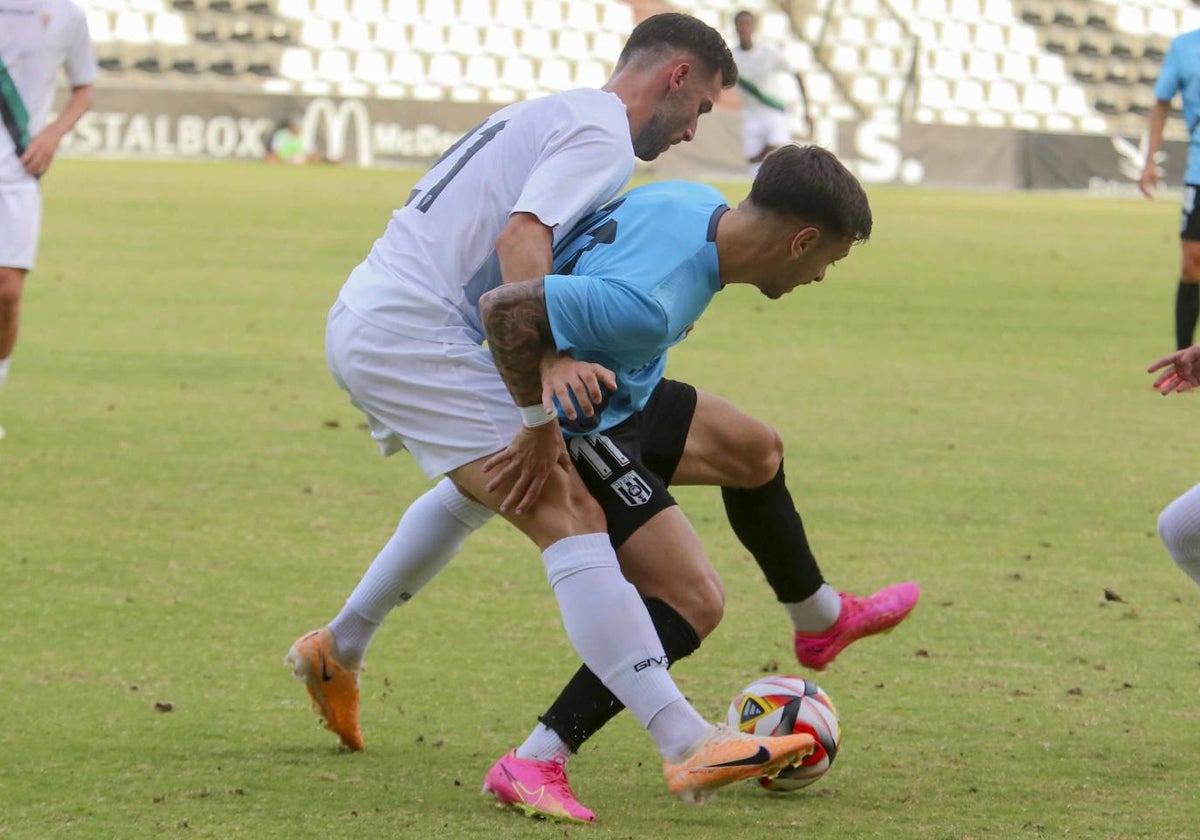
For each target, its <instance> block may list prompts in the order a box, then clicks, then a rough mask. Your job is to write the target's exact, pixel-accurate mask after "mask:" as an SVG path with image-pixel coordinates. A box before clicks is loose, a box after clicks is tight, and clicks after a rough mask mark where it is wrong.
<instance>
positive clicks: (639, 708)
mask: <svg viewBox="0 0 1200 840" xmlns="http://www.w3.org/2000/svg"><path fill="white" fill-rule="evenodd" d="M736 77H737V68H736V66H735V65H734V63H733V59H732V56H730V54H729V50H728V48H727V47H726V46H725V43H724V40H723V39H722V38H721V35H720V34H719V33H718V32H716V31H715V30H713V29H712V28H711V27H709V26H707V25H706V24H704V23H702V22H701V21H699V20H697V19H695V18H692V17H689V16H687V15H680V14H665V15H656V16H653V17H651V18H648V19H646V20H645V21H643V22H642V23H641V24H639V25H638V26H637V27H635V29H634V30H633V32H632V33H631V34H630V36H629V40H628V42H627V43H626V46H625V48H624V50H623V51H622V53H621V56H620V57H619V59H618V61H617V64H616V68H615V70H614V73H613V76H612V78H611V79H610V80H609V81H608V83H607V84H606V85H605V87H604V88H603V89H602V90H592V89H580V90H574V91H567V92H565V93H562V94H557V95H553V96H548V97H544V98H541V99H536V100H529V101H525V102H520V103H517V104H514V105H510V106H508V107H506V108H503V109H501V110H500V111H499V112H497V113H496V114H494V115H492V116H491V117H490V118H489V119H487V120H486V121H485V122H484V123H482V124H481V125H479V126H477V127H476V128H475V129H473V130H471V131H469V132H467V134H466V135H464V137H463V138H462V139H461V140H460V141H459V142H458V143H456V144H455V145H454V146H452V147H451V148H450V149H449V150H448V151H447V152H446V154H445V155H443V156H442V158H441V159H440V160H439V161H438V162H437V163H435V164H434V166H433V167H432V168H431V169H430V170H429V172H428V173H426V175H425V176H424V177H422V178H421V180H420V181H418V182H417V185H416V187H415V188H414V190H413V192H412V194H411V195H410V196H409V199H408V202H407V203H406V204H405V206H404V207H402V208H400V209H399V210H397V211H395V213H394V214H393V216H392V220H391V222H390V224H389V225H388V226H387V229H386V230H385V231H384V233H383V235H382V236H381V237H380V238H379V239H378V240H377V241H376V243H375V246H374V247H373V248H372V249H371V252H370V254H369V255H368V257H367V259H366V260H365V261H364V262H363V263H362V264H361V265H359V266H358V267H357V268H356V269H355V270H354V271H353V272H352V273H351V275H350V277H349V279H348V280H347V281H346V283H345V285H344V286H343V287H342V290H341V292H340V294H339V296H338V300H337V302H336V304H335V305H334V307H333V309H332V310H331V311H330V316H329V321H328V326H327V331H326V353H327V359H328V362H329V366H330V370H331V371H332V372H333V375H334V377H335V379H336V380H337V381H338V383H339V384H340V385H341V386H342V387H343V388H344V389H345V390H346V391H347V392H348V393H349V394H350V398H351V400H352V401H353V402H354V403H355V405H357V406H358V407H359V408H360V409H362V411H363V412H364V414H365V415H366V417H367V422H368V425H369V426H370V429H371V435H372V437H373V438H374V439H375V440H376V442H377V443H378V444H379V447H380V450H381V452H383V453H384V454H385V455H389V454H392V453H394V452H397V451H399V450H400V449H402V448H403V449H408V450H409V451H410V452H411V453H412V455H413V457H414V458H416V460H417V462H418V464H419V465H420V466H421V468H422V470H423V471H424V472H425V474H426V475H427V476H428V477H430V478H434V477H436V476H438V475H443V474H444V475H447V476H449V478H450V479H451V481H443V482H442V483H441V484H439V485H438V486H437V487H435V488H434V490H432V491H430V492H429V493H427V494H426V495H425V496H423V497H422V498H421V499H418V500H417V502H415V503H414V504H413V505H412V506H410V508H409V510H408V511H407V512H406V514H405V517H404V518H403V519H402V521H401V523H400V525H399V526H398V528H397V533H396V535H394V536H393V538H392V540H391V541H389V543H388V545H387V546H385V547H384V549H383V551H382V552H381V554H380V556H379V557H377V558H376V560H375V562H374V563H372V566H371V568H370V569H368V571H367V575H366V576H365V577H364V579H363V581H362V582H361V583H360V584H359V587H358V588H356V590H355V592H354V593H352V594H351V597H350V599H349V600H348V601H347V608H346V609H344V610H343V611H342V613H340V614H339V615H338V617H337V618H336V619H335V620H334V622H331V624H330V625H329V627H327V628H322V629H320V630H316V631H313V632H312V633H309V634H306V635H305V636H303V637H301V638H300V639H297V641H296V643H295V644H294V645H293V647H292V649H291V650H290V651H289V653H288V657H287V658H288V661H289V663H290V664H291V665H292V667H293V671H294V673H295V674H296V676H297V677H299V678H301V679H303V680H304V681H305V684H306V687H307V689H308V691H309V694H310V696H311V697H312V699H313V702H314V705H315V706H316V707H317V709H318V710H319V711H320V712H321V714H322V717H323V718H324V719H325V721H326V723H327V725H329V726H330V728H331V729H333V730H334V731H335V732H337V733H338V735H339V737H341V738H342V740H343V742H344V743H345V744H346V745H347V746H349V747H351V748H352V749H357V748H360V747H361V746H362V736H361V732H360V731H359V727H358V720H357V716H358V679H357V667H356V666H358V664H359V662H360V661H361V651H362V650H363V649H365V642H366V641H367V640H369V638H370V636H371V635H372V634H373V633H374V630H375V628H376V627H377V626H378V623H379V621H381V620H382V617H383V616H384V615H386V613H387V611H388V610H390V609H391V608H392V607H393V606H395V605H396V604H398V603H402V602H403V601H405V600H407V599H408V598H409V597H411V594H412V592H414V591H415V590H416V588H419V586H420V585H423V583H424V582H425V581H427V580H428V579H429V578H431V577H432V576H433V575H434V574H436V572H437V571H438V570H439V569H440V568H441V566H443V565H444V564H445V562H447V561H448V560H449V559H450V557H451V556H453V554H454V552H456V551H457V549H458V547H459V545H461V543H462V540H463V539H465V538H466V536H467V535H468V534H469V533H470V532H471V530H474V529H475V528H477V527H479V526H480V525H481V524H482V523H483V522H485V521H487V519H488V518H490V516H491V514H492V511H498V512H500V513H501V514H502V515H504V516H505V518H506V519H508V520H509V521H510V522H512V523H513V524H514V525H516V526H517V527H518V528H520V529H521V530H522V531H523V532H524V533H525V534H526V535H527V536H529V537H530V538H531V539H532V540H533V541H534V542H535V543H536V544H537V545H538V547H539V548H540V549H541V550H542V552H543V555H542V556H543V561H544V564H545V566H546V571H547V576H548V578H549V580H550V584H551V588H552V589H553V590H554V594H555V597H556V598H557V600H558V602H559V608H560V611H561V613H562V616H563V622H564V625H565V626H566V630H567V635H568V637H569V638H570V640H571V642H572V644H573V645H574V647H575V649H576V651H577V652H578V653H579V655H580V656H581V658H582V659H583V660H584V662H585V663H586V664H587V665H588V666H589V667H590V668H591V669H592V671H593V672H594V673H596V674H597V676H599V677H600V678H601V680H602V681H603V682H604V684H605V685H606V686H608V688H609V689H610V690H611V691H612V692H613V693H614V694H615V695H616V696H617V697H618V698H619V699H620V700H621V702H622V703H624V704H625V705H626V706H627V707H628V708H629V709H630V711H632V712H633V713H634V715H635V716H636V717H637V718H638V720H639V721H640V722H641V724H642V725H643V726H645V727H646V728H647V729H648V731H649V733H650V735H651V736H652V737H653V738H654V740H655V743H656V744H657V746H658V748H659V752H660V754H661V755H662V756H663V759H664V773H665V775H666V776H667V780H668V784H669V785H670V787H671V789H672V790H673V791H674V792H675V793H676V794H678V795H680V796H681V797H683V798H685V799H693V798H695V797H696V796H697V795H699V794H702V793H703V792H704V791H705V790H708V789H711V788H713V787H717V786H720V785H724V784H728V783H730V782H733V781H736V780H738V779H740V778H749V777H752V776H756V775H760V774H761V773H763V772H766V773H768V774H770V773H773V772H778V771H779V770H781V769H782V768H783V767H785V766H787V765H788V764H791V763H794V762H796V761H798V760H799V759H800V757H802V756H803V755H805V754H807V753H808V752H809V751H811V749H812V743H811V739H807V740H806V739H803V738H799V737H798V736H791V737H789V738H776V739H747V738H746V737H745V736H741V735H739V734H738V733H735V732H730V731H728V730H725V729H723V728H714V727H712V726H710V725H709V724H708V722H707V721H705V720H704V719H703V718H702V717H701V716H700V715H699V714H698V713H697V712H696V711H695V709H693V708H692V706H691V704H690V703H688V701H687V700H686V699H685V698H684V697H683V695H682V693H681V692H680V691H679V689H678V688H677V687H676V686H675V684H674V682H673V681H672V680H671V678H670V675H669V674H668V673H667V670H666V656H665V654H664V652H663V647H662V643H661V642H660V641H659V639H658V636H657V634H656V633H655V630H654V626H653V624H652V623H651V620H650V617H649V614H648V613H647V611H646V608H645V606H644V605H643V603H642V601H641V599H640V597H639V596H638V594H637V592H636V590H635V589H634V588H633V587H632V586H631V585H630V584H629V583H628V582H627V581H626V580H625V578H624V577H623V576H622V574H621V570H620V566H619V564H618V561H617V557H616V554H615V552H614V551H613V549H612V546H611V545H610V543H609V540H608V535H607V533H606V532H605V520H604V514H603V512H602V511H601V509H600V507H599V505H598V504H597V503H596V501H595V500H594V499H593V498H592V497H591V496H590V495H589V493H588V491H587V489H586V488H585V487H584V485H583V483H582V481H581V480H580V479H579V477H578V475H577V474H576V473H575V472H574V470H573V469H572V468H571V466H570V462H569V460H568V459H567V457H566V450H565V447H564V445H563V441H562V437H561V433H560V431H559V427H558V422H557V419H556V417H555V415H554V414H552V413H549V412H547V411H546V410H545V409H543V408H542V407H541V405H540V404H538V403H537V402H536V401H535V402H534V403H533V404H531V405H528V406H523V407H521V408H518V407H517V406H516V405H514V403H513V401H512V398H511V397H510V396H509V394H508V391H507V389H506V388H505V385H504V382H503V381H502V380H501V379H500V376H499V375H498V373H497V372H496V370H495V367H494V365H493V364H492V361H491V357H490V354H489V353H488V351H487V350H485V349H484V348H483V347H482V346H481V345H482V342H483V340H484V334H483V330H482V326H481V324H480V320H479V312H478V301H479V298H480V296H481V295H483V294H484V293H485V292H487V291H488V290H490V289H492V288H495V287H497V286H499V285H500V284H501V283H502V282H503V283H514V282H520V281H524V280H530V279H533V278H540V277H542V276H544V275H545V274H547V273H549V272H550V271H551V269H552V263H553V260H552V246H553V243H554V242H556V241H558V240H559V239H561V238H562V237H563V236H565V235H566V233H567V232H568V231H569V230H570V229H571V228H572V227H573V226H574V224H575V223H576V222H578V221H579V220H580V219H582V218H583V217H584V216H586V215H587V214H588V213H590V212H592V211H594V210H595V209H597V208H598V207H599V206H600V205H602V204H603V203H604V202H606V201H607V200H609V199H611V198H612V197H614V196H615V195H616V194H617V192H618V191H619V190H620V189H621V188H622V187H623V186H624V185H625V183H626V182H627V181H628V179H629V177H630V176H631V175H632V173H633V160H634V155H635V154H636V155H637V156H638V157H640V158H642V159H643V160H652V159H654V158H655V157H657V156H658V155H659V154H660V153H661V152H663V151H664V150H666V149H667V148H668V147H670V146H671V145H673V144H674V143H678V142H682V141H686V140H690V139H691V138H692V136H693V135H694V133H695V130H696V124H697V120H698V119H699V117H700V115H701V114H704V113H706V112H708V111H709V110H711V108H712V105H713V102H714V100H715V99H716V98H717V96H718V95H719V93H720V91H721V90H722V88H725V87H729V86H731V85H732V84H733V83H734V80H735V79H736ZM541 373H542V377H543V378H545V379H546V380H547V381H551V382H558V383H562V385H563V387H574V388H578V389H584V390H586V391H587V392H589V393H590V394H592V395H594V397H595V399H597V400H598V399H599V391H600V385H599V382H598V381H597V366H595V365H591V364H588V363H586V362H583V363H581V362H576V361H574V360H573V359H571V358H570V356H569V355H567V354H551V355H548V356H547V357H546V359H545V360H544V361H543V368H542V371H541ZM583 402H586V403H587V404H588V410H590V400H588V399H586V398H585V399H584V400H583ZM502 450H506V451H508V452H510V453H513V454H514V455H515V457H516V459H517V461H518V462H519V463H521V464H522V465H523V467H522V468H521V469H520V470H518V471H517V474H516V477H515V479H513V480H512V481H506V482H505V483H504V484H503V486H495V482H493V481H492V480H491V478H490V477H489V476H488V475H487V474H486V472H485V469H484V462H485V460H486V459H487V457H488V456H490V455H493V454H495V453H497V452H500V451H502ZM543 488H544V492H541V491H542V490H543ZM539 492H540V498H539ZM535 500H536V501H537V503H536V504H534V501H535ZM425 544H429V545H432V546H436V547H438V548H437V551H434V552H427V551H423V550H422V546H423V545H425ZM356 650H357V651H358V655H357V656H356V655H355V651H356Z"/></svg>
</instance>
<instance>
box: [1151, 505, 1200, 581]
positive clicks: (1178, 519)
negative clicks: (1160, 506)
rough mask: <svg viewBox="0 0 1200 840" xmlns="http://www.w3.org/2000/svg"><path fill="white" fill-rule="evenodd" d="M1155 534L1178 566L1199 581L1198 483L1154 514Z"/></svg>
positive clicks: (1199, 525)
mask: <svg viewBox="0 0 1200 840" xmlns="http://www.w3.org/2000/svg"><path fill="white" fill-rule="evenodd" d="M1158 535H1159V536H1160V537H1162V541H1163V545H1165V546H1166V547H1167V551H1168V552H1170V554H1171V557H1172V558H1173V559H1174V560H1175V562H1176V563H1177V564H1179V568H1181V569H1183V570H1184V571H1185V572H1187V575H1188V577H1190V578H1191V579H1192V580H1194V581H1195V582H1196V583H1197V584H1200V484H1197V485H1196V486H1195V487H1193V488H1192V489H1191V490H1189V491H1187V492H1186V493H1184V494H1183V495H1182V496H1180V497H1179V498H1178V499H1176V500H1175V501H1173V502H1171V504H1169V505H1167V507H1166V509H1164V510H1163V512H1162V513H1161V514H1160V515H1159V517H1158Z"/></svg>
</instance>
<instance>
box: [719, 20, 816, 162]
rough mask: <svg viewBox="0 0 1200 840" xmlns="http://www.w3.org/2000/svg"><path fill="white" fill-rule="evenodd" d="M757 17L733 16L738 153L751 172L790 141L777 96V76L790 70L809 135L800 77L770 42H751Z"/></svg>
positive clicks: (805, 96)
mask: <svg viewBox="0 0 1200 840" xmlns="http://www.w3.org/2000/svg"><path fill="white" fill-rule="evenodd" d="M756 24H757V19H756V18H755V17H754V13H753V12H747V11H740V12H738V13H737V14H736V15H734V18H733V25H734V27H735V28H736V29H737V36H738V43H737V46H736V47H734V48H733V59H734V61H735V62H737V66H738V81H737V84H738V93H739V94H740V95H741V101H742V154H743V155H744V156H745V158H746V162H747V163H748V164H749V165H750V172H751V174H754V173H755V172H756V171H757V170H758V165H759V164H760V163H762V161H763V158H765V157H766V156H767V155H769V154H770V153H771V152H773V151H775V150H776V149H778V148H779V147H780V146H786V145H787V144H788V143H791V142H792V126H791V120H790V119H789V117H788V112H787V106H786V105H785V104H784V102H783V99H782V98H781V95H780V90H779V81H780V75H781V74H785V73H791V74H792V76H793V77H794V78H795V79H796V84H797V85H799V87H800V98H801V99H802V100H803V101H804V122H805V124H806V125H807V127H808V133H809V136H811V135H812V131H813V121H812V112H811V110H810V109H809V105H808V92H807V91H806V90H805V88H804V79H803V77H801V75H800V74H799V73H797V72H795V71H794V70H793V69H792V68H791V67H790V66H789V65H788V63H787V60H786V59H785V58H784V57H783V55H782V54H781V53H780V52H779V50H777V49H775V47H773V46H772V45H770V44H763V43H757V44H756V43H755V42H754V29H755V26H756Z"/></svg>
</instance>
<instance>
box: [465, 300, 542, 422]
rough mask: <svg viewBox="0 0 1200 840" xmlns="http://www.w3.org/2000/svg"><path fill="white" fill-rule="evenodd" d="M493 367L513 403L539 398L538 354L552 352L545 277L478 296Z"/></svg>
mask: <svg viewBox="0 0 1200 840" xmlns="http://www.w3.org/2000/svg"><path fill="white" fill-rule="evenodd" d="M479 314H480V316H481V317H482V319H483V329H484V332H485V333H486V334H487V340H488V347H489V349H491V351H492V359H493V360H494V361H495V362H496V369H497V370H498V371H500V376H501V378H502V379H504V384H505V385H507V386H508V391H509V393H510V394H512V396H513V399H514V400H515V401H516V403H517V405H534V404H535V403H540V402H541V401H542V372H541V362H542V358H543V357H545V356H546V355H547V354H551V353H553V352H554V336H553V335H552V334H551V332H550V316H549V314H548V313H547V312H546V282H545V280H542V279H538V280H530V281H527V282H524V283H511V284H505V285H503V286H500V287H499V288H496V289H492V291H490V292H488V293H487V294H485V295H484V296H483V297H481V298H480V299H479Z"/></svg>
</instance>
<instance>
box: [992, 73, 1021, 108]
mask: <svg viewBox="0 0 1200 840" xmlns="http://www.w3.org/2000/svg"><path fill="white" fill-rule="evenodd" d="M987 103H988V107H990V108H991V109H992V110H994V111H999V112H1000V113H1002V114H1012V113H1015V112H1017V111H1019V110H1021V98H1020V96H1019V95H1018V94H1017V86H1016V85H1014V84H1013V83H1012V82H1010V81H1007V80H1000V81H997V82H993V83H992V84H990V85H989V86H988V98H987Z"/></svg>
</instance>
